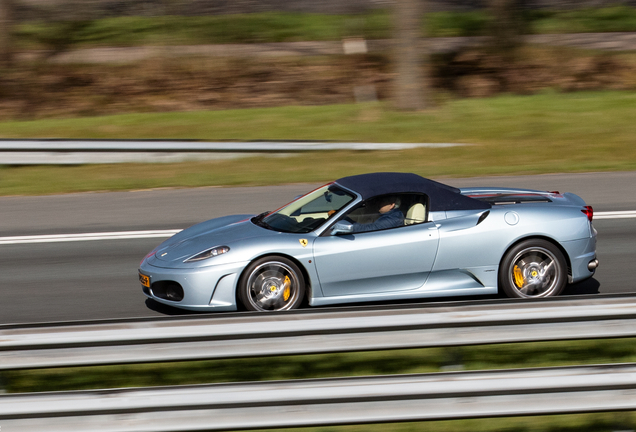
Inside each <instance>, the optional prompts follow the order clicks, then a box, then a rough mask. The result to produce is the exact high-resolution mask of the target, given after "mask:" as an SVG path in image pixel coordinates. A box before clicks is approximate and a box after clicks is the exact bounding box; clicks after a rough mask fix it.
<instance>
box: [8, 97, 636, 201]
mask: <svg viewBox="0 0 636 432" xmlns="http://www.w3.org/2000/svg"><path fill="white" fill-rule="evenodd" d="M634 118H636V94H635V93H633V92H582V93H567V94H560V93H552V92H548V93H543V94H538V95H534V96H500V97H494V98H483V99H464V100H454V101H448V102H444V103H441V105H440V106H439V107H438V108H436V109H433V110H430V111H425V112H420V113H401V112H395V111H393V110H390V109H389V108H387V107H386V106H385V105H383V104H368V105H332V106H320V107H282V108H271V109H249V110H228V111H202V112H180V113H161V114H128V115H117V116H108V117H95V118H78V119H49V120H37V121H16V122H4V123H0V136H2V137H4V138H28V137H31V138H34V137H53V138H109V139H134V138H164V139H197V140H237V141H241V140H332V141H351V142H415V143H426V142H430V143H465V144H467V145H466V146H463V147H452V148H442V149H427V148H424V149H417V150H408V151H377V152H346V151H342V152H329V153H320V152H316V153H312V154H301V155H298V156H291V157H287V158H271V159H267V160H266V162H264V160H263V158H244V159H237V160H229V161H228V160H224V161H208V162H187V163H176V164H161V165H157V164H119V165H91V166H73V167H59V166H28V167H7V166H5V167H0V195H16V194H27V195H28V194H31V195H32V194H51V193H63V192H81V191H94V190H131V189H145V188H157V187H196V186H210V185H267V184H281V183H289V182H320V181H328V180H331V179H334V178H338V177H340V176H344V175H351V174H355V173H363V172H369V171H378V170H384V171H407V172H415V173H418V174H421V175H423V176H426V177H444V176H449V177H451V176H454V177H458V176H483V175H504V174H540V173H553V172H586V171H619V170H633V169H636V146H635V145H634V137H635V136H636V122H634Z"/></svg>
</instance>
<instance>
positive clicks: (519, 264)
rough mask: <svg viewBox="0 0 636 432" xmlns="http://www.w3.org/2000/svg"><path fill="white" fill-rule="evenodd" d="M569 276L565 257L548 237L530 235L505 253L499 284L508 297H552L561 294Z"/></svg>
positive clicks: (500, 269) (500, 268)
mask: <svg viewBox="0 0 636 432" xmlns="http://www.w3.org/2000/svg"><path fill="white" fill-rule="evenodd" d="M567 276H568V275H567V264H566V262H565V257H564V256H563V253H562V252H561V251H560V250H559V248H558V247H556V246H555V245H554V244H552V243H550V242H549V241H547V240H541V239H529V240H524V241H522V242H521V243H519V244H517V245H516V246H514V247H513V248H512V249H510V250H509V251H508V252H507V253H506V255H505V256H504V259H503V260H502V262H501V266H500V267H499V286H500V287H501V288H502V289H503V292H504V293H505V294H506V295H507V296H508V297H516V298H542V297H553V296H557V295H559V294H561V291H563V288H565V285H566V283H567Z"/></svg>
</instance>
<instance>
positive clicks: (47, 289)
mask: <svg viewBox="0 0 636 432" xmlns="http://www.w3.org/2000/svg"><path fill="white" fill-rule="evenodd" d="M443 181H444V182H446V183H448V184H451V185H454V186H458V187H461V186H507V187H529V188H535V189H541V190H559V191H561V192H566V191H567V192H574V193H577V194H578V195H580V196H582V197H583V198H584V199H585V200H586V201H587V202H588V204H590V205H592V206H594V209H595V211H597V212H599V211H620V210H636V172H623V173H591V174H571V175H564V174H563V175H562V174H558V175H543V176H527V177H493V178H478V179H445V180H443ZM313 186H315V185H307V184H302V185H285V186H273V187H249V188H198V189H168V190H153V191H136V192H117V193H91V194H68V195H56V196H45V197H4V198H0V237H11V236H27V235H49V234H73V233H96V232H114V231H136V230H153V229H157V230H164V229H180V228H185V227H187V226H189V225H192V224H194V223H197V222H200V221H203V220H206V219H210V218H213V217H217V216H222V215H227V214H237V213H252V214H254V213H260V212H262V211H265V210H273V209H275V208H278V207H279V206H280V205H282V204H284V203H286V202H288V201H290V200H291V199H293V198H294V197H295V196H296V195H298V194H301V193H303V192H306V191H308V190H310V189H311V188H312V187H313ZM594 226H595V227H596V229H597V230H598V233H599V234H598V257H599V260H600V262H601V264H600V267H599V269H598V271H597V273H596V275H595V277H594V278H592V279H590V280H588V281H585V282H583V283H580V284H576V285H572V286H570V287H568V289H567V291H566V294H568V295H576V294H593V293H601V294H606V293H621V292H636V284H634V282H633V277H632V275H631V270H632V268H633V263H634V262H636V218H634V219H600V220H595V222H594ZM162 240H163V239H161V238H150V239H119V240H98V241H83V242H59V243H35V244H3V245H0V296H1V298H2V302H1V304H0V324H7V323H28V322H48V321H68V320H84V319H106V318H130V317H139V316H161V315H165V314H181V313H185V312H182V311H179V310H177V309H172V308H167V307H162V306H161V305H158V304H156V303H154V302H151V301H146V299H145V297H144V296H143V294H142V293H141V288H140V286H139V283H138V281H137V266H138V264H139V261H140V260H141V259H142V258H143V257H144V256H145V255H146V253H148V252H149V251H150V250H151V249H153V248H154V247H155V246H156V245H157V244H158V243H160V242H161V241H162Z"/></svg>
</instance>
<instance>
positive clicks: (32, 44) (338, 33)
mask: <svg viewBox="0 0 636 432" xmlns="http://www.w3.org/2000/svg"><path fill="white" fill-rule="evenodd" d="M490 19H491V18H490V16H489V14H488V12H487V11H471V12H432V13H429V14H427V15H426V18H425V22H424V23H423V29H424V32H425V34H426V35H427V36H431V37H440V36H479V35H483V34H485V32H486V29H487V26H488V23H489V21H490ZM524 19H525V21H526V26H527V31H528V32H529V33H577V32H615V31H636V10H635V9H634V8H630V7H628V6H612V7H604V8H586V9H575V10H570V11H557V10H535V11H532V10H529V11H526V12H525V17H524ZM391 27H392V17H391V14H390V12H389V11H376V12H371V13H366V14H362V15H325V14H301V13H256V14H240V15H222V16H195V17H183V16H163V17H116V18H106V19H99V20H92V21H90V22H87V23H84V25H82V26H69V25H67V24H64V23H60V22H58V23H49V24H43V23H37V22H36V23H24V24H22V25H21V26H20V27H19V28H18V31H17V37H18V41H19V43H20V44H21V45H22V47H24V48H42V47H43V46H42V42H43V41H46V40H52V39H55V40H58V41H59V40H60V37H62V36H64V37H68V38H70V39H69V40H68V42H71V43H72V44H73V45H74V46H75V47H88V46H131V45H164V44H168V45H171V44H175V43H178V44H210V43H258V42H294V41H319V40H340V39H342V38H345V37H350V36H362V37H365V38H367V39H383V38H388V37H390V35H391ZM69 30H72V33H73V34H67V35H61V34H58V33H56V32H68V31H69Z"/></svg>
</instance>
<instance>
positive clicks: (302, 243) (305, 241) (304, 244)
mask: <svg viewBox="0 0 636 432" xmlns="http://www.w3.org/2000/svg"><path fill="white" fill-rule="evenodd" d="M298 241H299V242H300V244H301V245H302V246H303V247H307V239H300V240H298Z"/></svg>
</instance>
